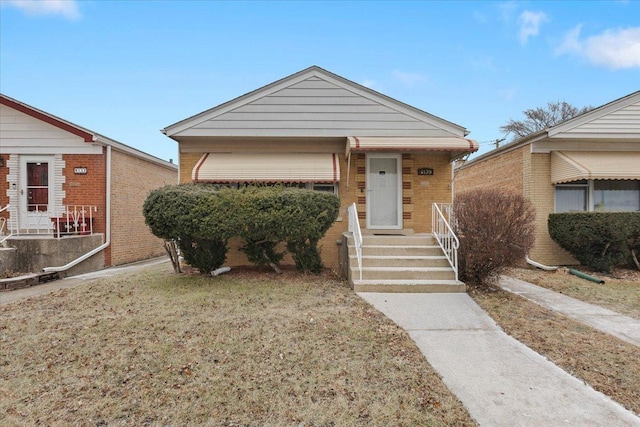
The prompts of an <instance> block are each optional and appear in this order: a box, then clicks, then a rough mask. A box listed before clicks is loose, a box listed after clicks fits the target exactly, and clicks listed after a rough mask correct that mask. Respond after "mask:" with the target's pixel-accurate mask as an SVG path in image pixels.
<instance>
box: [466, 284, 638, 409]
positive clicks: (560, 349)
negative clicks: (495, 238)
mask: <svg viewBox="0 0 640 427" xmlns="http://www.w3.org/2000/svg"><path fill="white" fill-rule="evenodd" d="M471 295H472V297H473V298H474V300H475V301H476V302H477V303H478V304H479V305H480V306H481V307H482V308H483V309H484V310H485V311H487V313H489V315H490V316H491V317H492V318H493V319H494V320H495V321H496V322H497V323H498V324H499V325H500V326H501V327H502V329H503V330H504V331H505V332H506V333H507V334H509V335H511V336H512V337H514V338H515V339H517V340H519V341H520V342H522V343H523V344H525V345H527V346H528V347H530V348H531V349H533V350H535V351H537V352H538V353H540V354H542V355H544V356H546V357H547V358H548V359H549V360H551V361H552V362H553V363H555V364H556V365H558V366H560V367H561V368H562V369H564V370H565V371H567V372H569V373H570V374H571V375H573V376H575V377H577V378H580V379H582V380H583V381H585V382H586V383H588V384H589V385H591V386H592V387H593V388H594V389H596V390H598V391H600V392H602V393H604V394H606V395H607V396H610V397H611V398H612V399H614V400H615V401H617V402H619V403H620V404H622V405H623V406H624V407H626V408H627V409H629V410H632V411H634V412H635V413H636V414H640V349H639V348H638V347H636V346H634V345H632V344H628V343H626V342H624V341H622V340H619V339H618V338H615V337H613V336H611V335H608V334H604V333H601V332H599V331H596V330H595V329H592V328H590V327H588V326H585V325H583V324H581V323H578V322H576V321H573V320H571V319H569V318H567V317H565V316H563V315H561V314H557V313H554V312H552V311H549V310H547V309H545V308H543V307H541V306H539V305H537V304H535V303H533V302H530V301H528V300H526V299H524V298H521V297H519V296H517V295H513V294H510V293H509V292H507V291H503V290H494V291H488V292H482V293H479V292H477V291H472V292H471Z"/></svg>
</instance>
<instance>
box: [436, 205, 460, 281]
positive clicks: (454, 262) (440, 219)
mask: <svg viewBox="0 0 640 427" xmlns="http://www.w3.org/2000/svg"><path fill="white" fill-rule="evenodd" d="M440 205H441V206H442V208H443V209H444V210H445V211H446V212H447V214H448V216H449V221H450V220H451V209H452V206H451V204H450V203H440ZM432 206H433V207H432V212H431V232H432V233H433V236H434V237H435V239H436V241H437V242H438V245H440V248H442V251H443V252H444V255H445V256H446V257H447V261H449V265H451V268H453V271H454V273H455V277H456V280H458V248H459V247H460V241H459V240H458V237H457V236H456V234H455V233H454V232H453V229H452V228H451V225H450V224H449V221H447V218H445V216H444V214H443V213H442V209H440V206H438V203H434V204H433V205H432Z"/></svg>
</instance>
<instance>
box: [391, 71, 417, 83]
mask: <svg viewBox="0 0 640 427" xmlns="http://www.w3.org/2000/svg"><path fill="white" fill-rule="evenodd" d="M393 77H394V78H395V79H396V80H399V81H400V82H402V83H404V84H405V85H407V86H413V85H414V84H416V83H418V82H421V81H422V80H424V76H423V75H422V74H417V73H407V72H404V71H400V70H393Z"/></svg>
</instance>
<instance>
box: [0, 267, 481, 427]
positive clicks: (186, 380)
mask: <svg viewBox="0 0 640 427" xmlns="http://www.w3.org/2000/svg"><path fill="white" fill-rule="evenodd" d="M0 318H1V319H2V323H1V324H0V348H2V352H1V353H0V424H2V425H25V424H30V425H33V424H45V425H202V424H207V425H223V426H238V425H252V426H262V425H270V426H289V425H305V426H312V425H313V426H329V425H336V426H338V425H339V426H351V425H422V426H428V425H434V426H440V425H456V426H464V425H474V422H473V420H472V419H471V418H470V416H469V414H468V413H467V411H466V410H465V409H464V407H463V406H462V404H461V403H460V402H459V401H458V400H457V399H456V398H455V397H454V396H453V395H452V394H451V393H450V392H449V391H448V390H447V388H446V387H445V386H444V385H443V383H442V381H441V380H440V378H439V377H438V375H437V374H436V373H435V372H434V370H433V369H432V368H431V366H430V365H429V364H428V363H427V362H426V360H425V359H424V357H423V356H422V354H421V353H420V351H419V350H418V348H417V347H416V346H415V344H414V343H413V341H411V340H410V338H409V337H408V335H407V334H406V333H405V332H404V331H403V330H402V329H400V328H398V327H397V326H395V325H394V324H393V323H392V322H391V321H389V320H388V319H386V318H385V317H384V316H383V315H381V314H380V313H379V312H377V311H376V310H374V309H373V308H371V307H370V306H369V305H367V304H366V303H365V302H364V301H362V300H361V299H360V298H359V297H357V296H356V295H354V294H353V292H352V291H351V290H350V289H349V288H347V287H346V286H345V285H344V284H343V283H341V282H339V281H336V280H334V279H332V278H330V277H327V276H325V277H315V276H314V277H308V276H301V275H298V274H296V273H293V272H285V274H283V275H274V274H272V273H251V272H240V271H235V270H234V271H232V272H231V273H228V274H225V275H222V276H219V277H217V278H210V277H200V276H189V275H180V276H176V275H174V274H172V273H170V270H169V267H168V266H167V265H163V266H156V267H153V268H150V269H147V270H145V271H143V272H142V273H136V274H126V275H120V276H115V277H113V278H109V279H100V280H97V281H95V282H92V283H90V284H87V285H83V286H80V287H77V288H73V289H67V290H62V291H58V292H55V293H53V294H49V295H45V296H41V297H37V298H33V299H30V300H25V301H21V302H17V303H12V304H7V305H4V306H1V307H0Z"/></svg>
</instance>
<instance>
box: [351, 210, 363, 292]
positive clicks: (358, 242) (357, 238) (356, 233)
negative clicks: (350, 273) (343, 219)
mask: <svg viewBox="0 0 640 427" xmlns="http://www.w3.org/2000/svg"><path fill="white" fill-rule="evenodd" d="M348 210H349V231H350V232H351V234H352V235H353V242H354V245H355V247H356V256H357V258H358V271H359V272H360V280H362V230H361V229H360V220H358V210H357V209H356V204H355V203H353V204H352V205H351V206H349V209H348Z"/></svg>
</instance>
